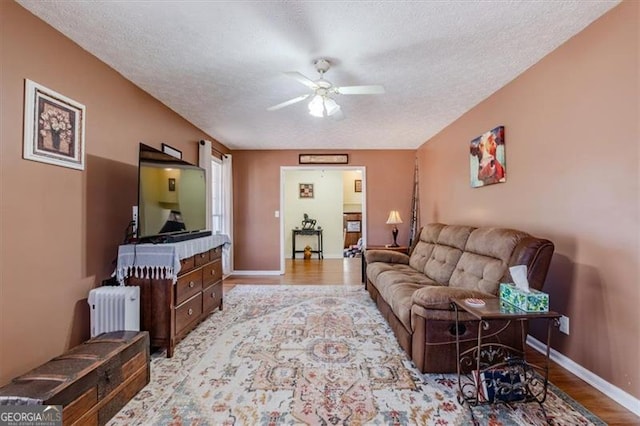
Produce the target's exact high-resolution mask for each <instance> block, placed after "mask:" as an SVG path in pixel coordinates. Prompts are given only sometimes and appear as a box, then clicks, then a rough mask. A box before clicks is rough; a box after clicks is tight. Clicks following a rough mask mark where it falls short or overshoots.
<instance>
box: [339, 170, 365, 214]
mask: <svg viewBox="0 0 640 426" xmlns="http://www.w3.org/2000/svg"><path fill="white" fill-rule="evenodd" d="M342 173H343V175H342V198H343V200H344V201H343V207H342V209H343V210H344V211H345V212H348V213H357V212H361V211H362V192H356V190H355V182H356V180H360V181H362V172H361V171H360V170H345V171H344V172H342Z"/></svg>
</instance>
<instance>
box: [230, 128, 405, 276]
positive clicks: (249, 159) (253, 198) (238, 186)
mask: <svg viewBox="0 0 640 426" xmlns="http://www.w3.org/2000/svg"><path fill="white" fill-rule="evenodd" d="M312 118H313V117H310V119H312ZM301 153H305V154H307V153H311V154H314V153H322V151H304V152H302V151H297V150H277V151H275V150H274V151H270V150H262V151H259V150H256V151H250V150H238V151H233V152H232V154H233V191H234V192H233V208H234V224H233V226H234V244H233V253H234V254H233V255H234V270H235V271H274V272H277V271H279V270H280V253H281V251H280V234H279V230H280V219H279V218H277V217H276V216H275V214H274V213H275V212H276V211H278V210H279V209H280V167H281V166H298V165H299V164H298V154H301ZM332 153H334V152H333V151H332ZM341 153H346V154H349V164H348V166H349V167H354V166H364V167H366V170H367V187H366V188H365V190H366V191H367V194H366V200H367V206H366V211H367V224H366V226H367V238H368V241H367V242H368V243H369V244H389V243H391V242H392V236H391V227H390V225H386V220H387V217H388V215H389V210H399V211H400V214H401V215H402V217H403V218H408V217H410V215H409V212H410V209H411V194H412V189H413V165H414V159H415V151H414V150H385V151H379V150H353V151H352V150H344V151H341ZM398 229H399V230H400V235H399V236H398V243H402V244H407V243H408V241H409V223H408V222H406V221H405V223H403V224H401V225H399V226H398ZM289 247H290V246H289ZM285 250H287V247H285Z"/></svg>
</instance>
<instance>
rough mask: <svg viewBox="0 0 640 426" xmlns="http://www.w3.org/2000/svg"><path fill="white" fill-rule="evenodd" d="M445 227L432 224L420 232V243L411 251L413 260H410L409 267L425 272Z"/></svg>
mask: <svg viewBox="0 0 640 426" xmlns="http://www.w3.org/2000/svg"><path fill="white" fill-rule="evenodd" d="M444 227H445V225H443V224H442V223H432V224H429V225H427V226H425V227H424V228H423V229H422V232H420V237H419V238H418V243H417V244H416V245H415V247H414V248H413V250H411V258H410V259H409V265H411V267H412V268H413V269H415V270H417V271H424V266H425V265H426V264H427V260H429V258H430V257H431V253H432V252H433V248H434V247H435V246H436V242H437V241H438V235H440V231H442V228H444Z"/></svg>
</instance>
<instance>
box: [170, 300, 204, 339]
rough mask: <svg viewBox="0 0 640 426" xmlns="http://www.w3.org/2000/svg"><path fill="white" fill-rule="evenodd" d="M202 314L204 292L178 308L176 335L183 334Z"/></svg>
mask: <svg viewBox="0 0 640 426" xmlns="http://www.w3.org/2000/svg"><path fill="white" fill-rule="evenodd" d="M201 314H202V292H199V293H198V294H196V295H195V296H193V297H192V298H191V299H189V300H187V301H186V302H184V303H183V304H182V305H180V306H178V307H177V308H176V334H177V335H180V334H182V332H183V331H185V329H187V328H188V327H189V325H190V324H191V323H192V322H194V321H196V320H198V319H199V318H200V315H201Z"/></svg>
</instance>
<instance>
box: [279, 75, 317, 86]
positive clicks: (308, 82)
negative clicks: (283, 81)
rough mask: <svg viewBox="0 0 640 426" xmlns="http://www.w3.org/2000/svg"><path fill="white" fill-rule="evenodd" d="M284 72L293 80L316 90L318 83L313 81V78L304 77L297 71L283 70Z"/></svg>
mask: <svg viewBox="0 0 640 426" xmlns="http://www.w3.org/2000/svg"><path fill="white" fill-rule="evenodd" d="M284 74H285V75H286V76H289V77H291V78H293V79H295V80H298V81H299V82H300V83H302V84H304V85H305V86H307V87H308V88H310V89H313V90H316V89H317V88H318V85H317V84H316V83H314V82H313V80H311V79H309V78H307V77H305V76H304V75H302V74H300V73H299V72H298V71H288V72H285V73H284Z"/></svg>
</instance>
